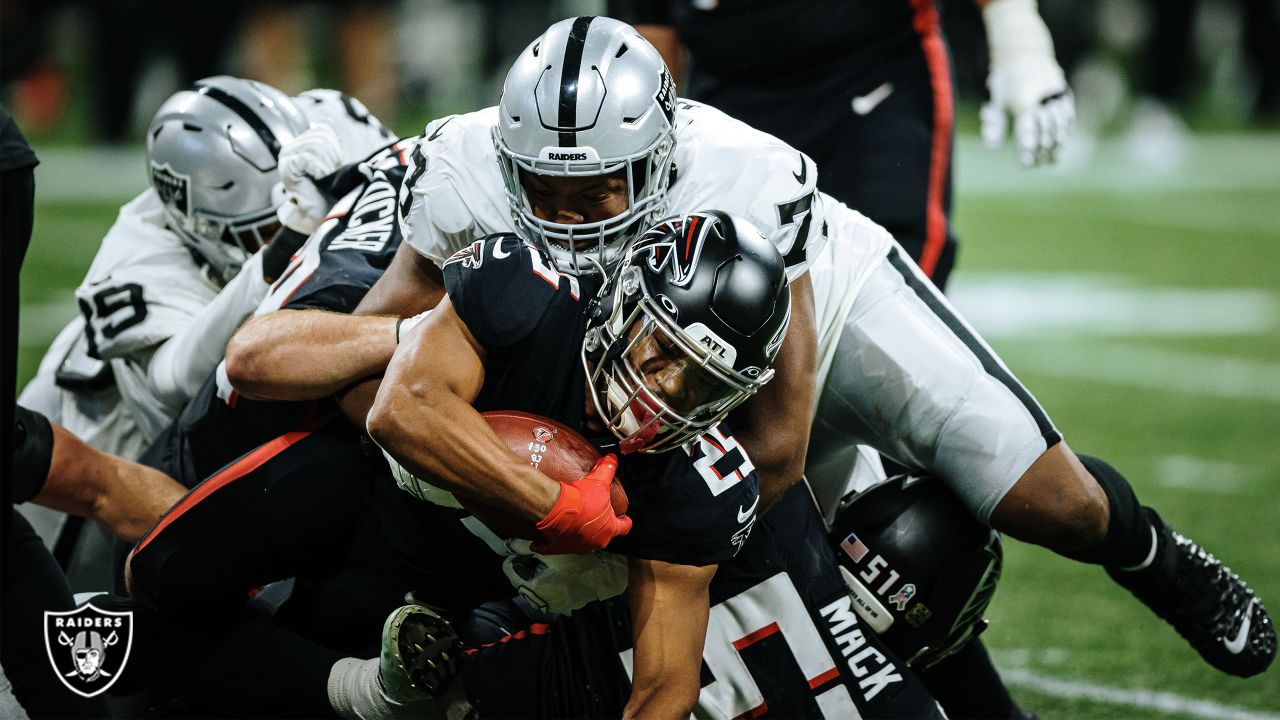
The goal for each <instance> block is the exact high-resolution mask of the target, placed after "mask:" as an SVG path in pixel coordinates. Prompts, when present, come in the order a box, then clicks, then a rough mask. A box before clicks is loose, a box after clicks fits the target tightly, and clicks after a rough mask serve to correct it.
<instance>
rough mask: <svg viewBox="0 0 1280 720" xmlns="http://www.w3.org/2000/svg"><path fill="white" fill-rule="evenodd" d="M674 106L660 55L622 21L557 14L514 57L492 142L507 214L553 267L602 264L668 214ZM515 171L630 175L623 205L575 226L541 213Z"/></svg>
mask: <svg viewBox="0 0 1280 720" xmlns="http://www.w3.org/2000/svg"><path fill="white" fill-rule="evenodd" d="M675 112H676V95H675V85H674V84H673V83H672V81H671V73H670V72H668V71H667V66H666V64H665V63H663V61H662V56H661V55H660V54H659V53H658V51H657V50H655V49H654V48H653V46H652V45H650V44H649V43H648V41H646V40H645V39H644V38H643V37H641V36H640V34H639V33H638V32H636V30H635V28H633V27H631V26H630V25H627V24H626V23H622V22H619V21H617V20H613V19H611V18H605V17H578V18H569V19H567V20H562V21H560V22H558V23H555V24H554V25H552V26H551V27H549V28H547V30H546V31H545V32H544V33H543V34H542V35H541V37H539V38H538V39H536V40H534V42H532V43H531V44H530V45H529V46H528V47H527V48H526V49H525V51H524V52H522V53H521V54H520V56H519V57H518V58H517V59H516V62H515V63H514V64H513V65H512V67H511V70H510V71H509V72H508V73H507V77H506V81H505V82H504V84H503V89H502V98H501V100H500V101H499V103H498V121H497V124H496V126H495V127H494V130H493V143H494V148H495V150H496V154H497V158H498V164H499V166H500V168H501V172H502V178H503V184H504V187H505V190H506V196H507V202H508V205H509V206H510V209H511V214H512V219H513V220H514V222H515V223H516V225H517V227H518V228H519V229H520V231H521V233H522V234H524V235H526V236H527V237H528V238H529V239H531V240H536V241H537V242H539V243H540V244H541V245H542V247H543V248H544V249H545V250H546V251H547V253H548V254H549V255H550V256H551V258H552V260H553V261H554V262H555V263H556V265H557V267H558V269H559V270H561V271H563V272H567V273H572V274H593V273H598V272H601V271H602V270H603V271H605V272H607V271H608V270H609V269H610V268H612V266H613V265H614V264H616V263H617V262H618V261H619V260H621V259H622V257H623V254H624V253H625V252H626V248H627V245H628V243H629V242H630V241H631V240H632V239H634V237H635V236H636V235H637V234H638V233H639V230H640V229H642V228H643V227H644V226H646V225H648V224H651V223H652V222H654V221H656V220H657V219H658V218H660V217H661V216H662V215H663V214H665V206H666V197H667V189H668V187H669V185H670V183H671V171H672V162H673V157H674V154H675V142H676V138H675ZM521 172H524V173H527V174H530V175H535V176H539V177H544V178H557V177H559V178H590V177H600V176H606V175H610V174H613V173H618V174H619V175H620V176H621V177H622V178H623V179H625V181H626V183H627V204H626V209H625V210H623V211H622V212H619V213H618V214H616V215H614V216H613V217H610V218H607V219H604V220H599V221H593V222H585V223H581V224H569V223H563V222H556V221H554V220H545V219H542V218H539V217H538V216H537V214H536V213H535V212H534V209H533V208H534V205H535V203H533V202H532V201H531V199H530V198H529V196H528V192H527V190H526V188H525V186H524V184H523V183H522V182H521ZM562 219H563V218H562Z"/></svg>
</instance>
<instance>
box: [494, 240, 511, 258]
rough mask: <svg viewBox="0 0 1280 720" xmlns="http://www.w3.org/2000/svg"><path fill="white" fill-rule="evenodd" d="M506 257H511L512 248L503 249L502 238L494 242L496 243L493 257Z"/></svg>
mask: <svg viewBox="0 0 1280 720" xmlns="http://www.w3.org/2000/svg"><path fill="white" fill-rule="evenodd" d="M506 257H511V251H510V250H503V249H502V241H501V240H499V241H498V242H496V243H494V244H493V259H494V260H501V259H502V258H506Z"/></svg>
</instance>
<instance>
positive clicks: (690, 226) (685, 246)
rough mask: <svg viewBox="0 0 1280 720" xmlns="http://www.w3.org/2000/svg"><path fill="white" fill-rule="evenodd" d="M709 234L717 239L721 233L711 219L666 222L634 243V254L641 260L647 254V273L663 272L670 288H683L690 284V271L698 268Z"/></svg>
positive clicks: (699, 216)
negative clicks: (666, 275) (668, 274)
mask: <svg viewBox="0 0 1280 720" xmlns="http://www.w3.org/2000/svg"><path fill="white" fill-rule="evenodd" d="M712 232H715V233H716V234H717V236H718V235H719V232H720V231H719V223H718V222H717V220H716V218H714V217H712V216H710V215H705V214H702V213H693V214H691V215H686V216H685V217H683V218H677V219H672V220H667V221H665V222H663V223H660V224H659V225H656V226H654V227H652V228H650V229H649V230H648V231H646V232H645V234H643V235H641V236H640V238H639V239H638V240H636V244H635V253H636V254H637V255H638V256H640V257H641V258H644V256H645V253H648V258H647V262H648V264H649V269H650V270H652V271H653V272H655V273H660V272H663V271H664V270H665V271H667V272H669V273H670V275H671V282H672V284H674V285H676V286H678V287H685V286H686V285H688V284H689V282H690V281H691V280H693V269H694V268H696V267H697V266H698V257H699V256H700V255H701V254H702V246H703V244H704V243H705V242H706V240H707V237H708V236H709V235H711V233H712ZM668 265H670V268H669V269H668V268H667V266H668Z"/></svg>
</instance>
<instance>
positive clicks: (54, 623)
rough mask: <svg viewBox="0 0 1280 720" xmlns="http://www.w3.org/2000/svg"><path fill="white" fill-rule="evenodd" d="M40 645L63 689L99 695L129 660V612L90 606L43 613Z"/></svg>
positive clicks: (130, 624)
mask: <svg viewBox="0 0 1280 720" xmlns="http://www.w3.org/2000/svg"><path fill="white" fill-rule="evenodd" d="M44 644H45V650H46V651H48V654H49V663H50V664H51V665H52V666H53V670H54V673H55V674H56V675H57V676H58V679H59V680H61V681H62V684H63V685H66V686H67V689H69V690H70V691H71V692H73V693H76V694H77V695H82V696H84V697H93V696H95V695H99V694H101V693H104V692H106V691H107V689H108V688H110V687H111V686H112V685H113V684H115V681H116V680H117V679H119V677H120V672H121V671H122V670H124V666H125V663H127V662H128V661H129V651H130V649H132V647H133V612H132V611H125V612H112V611H109V610H100V609H98V608H96V607H94V606H93V605H83V606H81V607H78V608H76V609H75V610H71V611H68V612H50V611H45V614H44ZM63 648H66V649H65V650H64V649H63Z"/></svg>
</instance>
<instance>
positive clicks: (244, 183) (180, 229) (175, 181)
mask: <svg viewBox="0 0 1280 720" xmlns="http://www.w3.org/2000/svg"><path fill="white" fill-rule="evenodd" d="M308 124H309V123H308V121H307V118H306V116H305V115H303V113H302V112H301V111H300V110H299V109H298V108H297V107H296V106H295V105H294V103H293V101H292V100H291V99H290V98H289V96H287V95H285V94H284V93H282V92H280V91H279V90H277V89H275V88H273V87H271V86H269V85H264V84H262V83H260V82H255V81H253V80H244V79H241V78H235V77H229V76H226V75H220V76H217V77H210V78H205V79H203V80H199V81H197V82H196V83H195V84H194V85H193V86H192V87H191V88H189V89H187V90H182V91H180V92H177V93H175V94H174V95H173V96H172V97H170V98H169V99H168V100H166V101H165V103H164V104H163V105H161V106H160V109H159V111H157V112H156V115H155V118H154V119H152V121H151V126H150V128H149V129H148V130H147V166H148V169H149V173H150V177H151V185H152V187H153V188H154V189H155V191H156V193H157V194H159V196H160V200H161V202H162V203H163V204H164V208H165V213H166V215H167V217H168V219H169V224H170V226H171V227H172V228H173V229H174V230H175V231H176V232H177V233H178V235H179V236H180V237H181V238H182V240H183V242H185V243H186V244H187V245H188V246H189V247H190V248H191V249H192V250H193V251H194V252H195V253H197V254H198V255H199V256H200V257H201V258H202V259H203V260H205V261H206V262H207V263H208V266H209V271H210V274H211V276H212V277H213V279H214V280H215V281H217V282H220V283H226V282H227V281H229V280H230V279H231V278H232V277H234V276H235V274H236V273H237V272H239V270H240V266H241V265H242V264H243V263H244V261H245V260H246V259H247V258H248V256H249V255H250V254H252V253H253V252H255V251H256V250H257V249H258V248H259V247H261V246H262V245H263V244H265V243H267V242H268V241H270V239H271V235H272V234H273V232H274V228H275V226H276V223H277V221H276V214H275V213H276V207H277V206H278V205H279V204H280V202H281V201H282V200H283V197H284V190H283V187H282V186H281V184H280V176H279V171H278V169H277V168H278V165H277V157H278V156H279V154H280V148H281V146H283V145H284V144H285V143H286V142H288V141H289V140H292V139H293V138H294V137H295V136H296V135H298V134H300V133H302V132H303V131H304V130H306V129H307V127H308Z"/></svg>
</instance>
